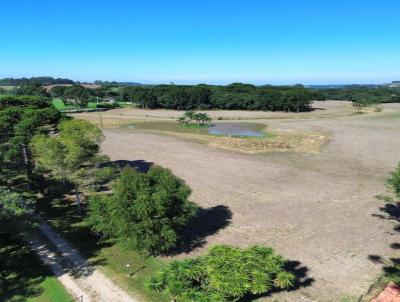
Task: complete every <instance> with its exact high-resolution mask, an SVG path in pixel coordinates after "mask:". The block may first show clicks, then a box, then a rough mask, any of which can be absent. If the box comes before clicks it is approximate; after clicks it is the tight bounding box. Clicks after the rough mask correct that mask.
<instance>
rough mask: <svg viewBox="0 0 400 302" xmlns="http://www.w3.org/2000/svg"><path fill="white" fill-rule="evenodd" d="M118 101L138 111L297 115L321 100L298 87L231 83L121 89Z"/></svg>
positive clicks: (311, 91)
mask: <svg viewBox="0 0 400 302" xmlns="http://www.w3.org/2000/svg"><path fill="white" fill-rule="evenodd" d="M120 97H121V98H122V99H123V100H125V101H130V102H133V103H136V104H137V105H138V106H139V107H142V108H166V109H177V110H191V109H228V110H271V111H294V112H300V111H308V110H310V108H311V102H312V101H314V100H319V99H322V94H320V93H319V92H318V91H315V90H310V89H306V88H304V87H303V86H302V85H296V86H291V87H289V86H282V87H277V86H259V87H257V86H254V85H251V84H242V83H233V84H230V85H227V86H211V85H204V84H200V85H193V86H192V85H184V86H183V85H157V86H146V87H124V88H123V89H122V90H121V92H120Z"/></svg>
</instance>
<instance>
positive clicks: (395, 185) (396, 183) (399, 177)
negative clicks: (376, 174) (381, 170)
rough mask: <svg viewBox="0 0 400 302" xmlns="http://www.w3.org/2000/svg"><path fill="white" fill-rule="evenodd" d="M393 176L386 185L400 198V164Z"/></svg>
mask: <svg viewBox="0 0 400 302" xmlns="http://www.w3.org/2000/svg"><path fill="white" fill-rule="evenodd" d="M391 175H392V176H391V177H390V178H389V179H388V180H387V181H386V185H387V186H388V187H389V188H390V189H391V190H392V191H393V193H394V194H395V195H396V197H399V198H400V164H399V165H398V166H397V168H396V170H394V171H393V172H392V173H391Z"/></svg>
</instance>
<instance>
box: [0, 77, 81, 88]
mask: <svg viewBox="0 0 400 302" xmlns="http://www.w3.org/2000/svg"><path fill="white" fill-rule="evenodd" d="M31 82H37V83H40V84H41V85H56V84H74V83H75V82H74V81H73V80H70V79H62V78H53V77H32V78H4V79H0V86H20V85H25V84H29V83H31Z"/></svg>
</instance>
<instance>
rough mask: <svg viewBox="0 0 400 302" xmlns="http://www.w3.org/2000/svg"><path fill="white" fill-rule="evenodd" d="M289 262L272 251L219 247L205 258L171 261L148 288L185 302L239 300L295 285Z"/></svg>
mask: <svg viewBox="0 0 400 302" xmlns="http://www.w3.org/2000/svg"><path fill="white" fill-rule="evenodd" d="M285 263H286V260H285V259H284V258H283V257H282V256H280V255H278V254H276V253H275V252H274V251H273V250H272V249H271V248H267V247H261V246H253V247H249V248H247V249H240V248H237V247H232V246H227V245H217V246H214V247H212V248H210V250H209V252H208V253H207V254H206V255H204V256H199V257H195V258H189V259H185V260H181V261H173V262H171V263H170V264H168V265H167V266H166V267H164V268H163V269H162V270H161V271H159V272H158V273H156V274H155V275H154V276H152V277H151V278H150V279H149V280H148V281H147V282H146V286H147V287H148V288H150V289H151V290H153V291H164V292H166V293H168V294H170V295H172V296H173V297H174V298H175V299H177V298H178V299H182V300H183V301H186V300H187V301H202V302H225V301H226V302H228V301H229V302H230V301H238V300H239V299H241V298H243V297H245V296H246V295H249V294H263V293H267V292H269V291H271V290H272V289H273V288H282V289H286V288H289V287H291V286H293V283H294V281H295V276H294V275H293V274H292V273H290V272H288V271H286V270H285V268H284V266H285Z"/></svg>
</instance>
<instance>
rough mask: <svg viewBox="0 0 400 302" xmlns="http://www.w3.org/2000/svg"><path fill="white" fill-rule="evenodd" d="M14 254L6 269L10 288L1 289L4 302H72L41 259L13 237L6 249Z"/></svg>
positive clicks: (3, 266) (2, 267)
mask: <svg viewBox="0 0 400 302" xmlns="http://www.w3.org/2000/svg"><path fill="white" fill-rule="evenodd" d="M2 248H3V249H7V251H8V252H9V253H10V257H8V262H7V263H2V264H1V265H2V266H1V268H0V270H5V269H6V272H2V273H6V279H7V283H8V286H7V288H6V289H5V290H4V291H3V289H1V288H0V301H1V302H6V301H7V302H53V301H57V302H70V301H72V299H73V297H71V296H70V295H69V294H68V292H67V291H66V289H65V288H64V287H63V286H62V285H61V283H60V282H59V281H58V280H57V279H56V278H55V277H54V276H53V275H52V274H51V272H50V271H49V269H48V268H47V267H45V266H44V265H42V264H41V262H40V260H39V259H38V258H37V256H36V255H35V254H34V253H33V252H32V251H31V250H30V249H29V248H28V247H26V245H24V244H23V241H22V239H21V238H18V237H14V238H9V240H8V241H7V245H6V246H2Z"/></svg>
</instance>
